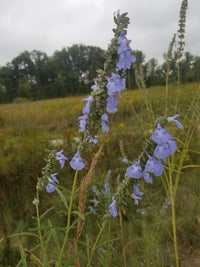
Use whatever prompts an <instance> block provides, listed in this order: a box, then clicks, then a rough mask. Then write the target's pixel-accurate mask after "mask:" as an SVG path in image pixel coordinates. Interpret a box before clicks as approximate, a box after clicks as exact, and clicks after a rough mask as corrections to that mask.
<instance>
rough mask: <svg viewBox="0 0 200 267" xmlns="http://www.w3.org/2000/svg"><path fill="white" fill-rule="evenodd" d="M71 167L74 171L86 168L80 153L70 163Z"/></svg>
mask: <svg viewBox="0 0 200 267" xmlns="http://www.w3.org/2000/svg"><path fill="white" fill-rule="evenodd" d="M70 166H71V167H72V169H74V170H78V171H81V170H82V169H83V168H84V167H85V163H84V162H83V160H82V158H81V157H80V156H79V151H77V153H76V154H75V155H74V157H73V158H72V160H71V161H70Z"/></svg>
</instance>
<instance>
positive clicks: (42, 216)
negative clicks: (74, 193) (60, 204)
mask: <svg viewBox="0 0 200 267" xmlns="http://www.w3.org/2000/svg"><path fill="white" fill-rule="evenodd" d="M54 208H55V206H52V207H51V208H49V209H48V210H46V211H45V212H44V213H43V214H42V215H41V216H40V220H42V219H43V218H44V217H45V216H46V215H47V214H48V213H49V212H50V211H52V210H53V209H54Z"/></svg>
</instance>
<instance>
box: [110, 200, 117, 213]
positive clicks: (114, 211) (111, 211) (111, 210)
mask: <svg viewBox="0 0 200 267" xmlns="http://www.w3.org/2000/svg"><path fill="white" fill-rule="evenodd" d="M109 209H110V215H111V216H113V217H117V208H116V200H115V199H114V200H113V202H112V203H111V204H110V206H109Z"/></svg>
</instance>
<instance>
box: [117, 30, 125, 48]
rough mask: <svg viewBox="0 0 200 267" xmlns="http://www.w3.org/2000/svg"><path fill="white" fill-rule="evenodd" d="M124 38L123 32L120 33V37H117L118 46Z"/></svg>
mask: <svg viewBox="0 0 200 267" xmlns="http://www.w3.org/2000/svg"><path fill="white" fill-rule="evenodd" d="M124 37H125V32H124V31H122V32H121V33H120V35H119V38H118V42H117V44H119V45H120V44H121V43H122V41H123V40H124Z"/></svg>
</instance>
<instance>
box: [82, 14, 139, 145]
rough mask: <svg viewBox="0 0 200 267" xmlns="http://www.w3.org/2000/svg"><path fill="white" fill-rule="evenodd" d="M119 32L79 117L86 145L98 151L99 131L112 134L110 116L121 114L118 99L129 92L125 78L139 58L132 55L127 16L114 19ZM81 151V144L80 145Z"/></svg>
mask: <svg viewBox="0 0 200 267" xmlns="http://www.w3.org/2000/svg"><path fill="white" fill-rule="evenodd" d="M114 21H115V23H116V25H117V28H116V29H114V30H113V31H114V33H115V36H114V38H113V39H112V40H111V44H110V45H109V47H108V50H107V51H106V61H105V64H104V69H103V70H98V77H97V79H96V81H95V82H94V85H93V86H92V87H91V89H92V92H91V95H90V96H89V97H88V98H86V99H83V100H82V102H83V103H85V107H84V108H83V110H82V112H83V115H82V116H80V117H79V131H80V132H81V133H84V138H83V140H82V144H83V143H84V142H87V143H90V144H92V146H93V147H94V146H95V145H96V144H97V143H98V132H99V129H101V130H102V132H105V133H108V132H109V127H108V122H109V119H108V113H116V112H117V103H118V100H117V96H118V94H119V97H120V98H121V92H122V91H123V90H124V89H125V82H124V80H123V76H124V74H125V71H126V70H127V69H129V68H130V67H131V64H132V63H133V62H135V60H136V58H135V57H134V56H133V55H132V54H131V52H132V50H131V48H130V46H129V44H130V43H131V41H130V40H128V39H127V38H126V28H127V26H128V24H129V18H128V17H127V13H124V14H122V15H119V13H117V15H116V16H115V17H114ZM79 146H80V147H81V144H80V145H79Z"/></svg>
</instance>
